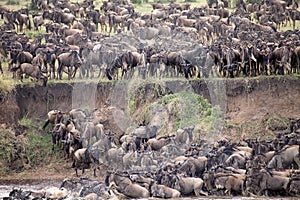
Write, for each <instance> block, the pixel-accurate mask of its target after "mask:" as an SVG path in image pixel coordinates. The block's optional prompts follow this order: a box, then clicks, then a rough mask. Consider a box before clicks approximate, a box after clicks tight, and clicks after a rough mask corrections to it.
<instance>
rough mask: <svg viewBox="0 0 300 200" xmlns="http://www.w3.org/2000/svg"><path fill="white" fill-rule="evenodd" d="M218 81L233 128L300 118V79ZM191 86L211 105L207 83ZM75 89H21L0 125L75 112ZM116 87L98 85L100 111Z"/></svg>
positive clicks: (10, 96) (7, 100)
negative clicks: (259, 119)
mask: <svg viewBox="0 0 300 200" xmlns="http://www.w3.org/2000/svg"><path fill="white" fill-rule="evenodd" d="M215 81H222V84H225V85H226V101H227V108H226V110H227V119H228V120H229V121H231V122H232V123H234V124H240V123H243V122H244V121H247V120H251V119H255V118H257V117H259V116H261V115H272V116H273V115H277V116H280V117H291V118H300V100H299V98H300V77H294V76H292V77H291V76H285V77H282V76H281V77H279V76H278V77H266V78H262V77H259V78H251V79H242V78H241V79H227V80H224V79H222V80H215ZM183 82H184V81H183ZM76 84H78V83H76ZM82 84H83V85H85V86H86V87H89V84H95V83H82ZM189 84H190V85H191V86H192V88H193V90H194V92H195V93H197V94H201V95H203V96H204V97H205V98H207V99H208V100H209V101H211V95H210V92H211V91H210V90H209V89H208V86H207V81H206V80H192V81H189ZM180 85H182V84H181V81H168V82H166V87H167V88H178V87H180ZM73 87H74V84H69V83H57V84H52V85H49V86H48V87H46V88H44V87H40V86H35V87H32V86H28V85H18V86H16V88H15V90H13V91H11V92H9V93H7V94H6V95H5V97H3V98H2V99H1V103H0V111H1V114H0V123H13V122H16V121H17V120H18V119H20V118H22V117H30V118H33V119H37V120H44V119H45V117H46V114H47V112H48V111H49V110H51V109H59V110H63V111H69V110H70V109H72V90H73ZM114 87H115V83H113V82H100V83H98V84H97V92H96V95H95V98H96V100H95V102H96V104H95V106H96V107H97V108H99V107H101V106H102V105H104V104H105V102H107V100H109V99H110V98H111V97H112V91H113V90H114ZM148 91H149V90H147V92H148ZM150 91H151V90H150ZM149 101H151V99H150V100H149ZM6 111H8V112H6Z"/></svg>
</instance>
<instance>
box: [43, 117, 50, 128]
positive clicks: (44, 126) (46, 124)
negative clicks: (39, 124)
mask: <svg viewBox="0 0 300 200" xmlns="http://www.w3.org/2000/svg"><path fill="white" fill-rule="evenodd" d="M49 123H50V121H49V119H47V121H46V122H45V124H44V125H43V130H45V128H46V127H47V126H48V124H49Z"/></svg>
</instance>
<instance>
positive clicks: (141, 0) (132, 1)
mask: <svg viewBox="0 0 300 200" xmlns="http://www.w3.org/2000/svg"><path fill="white" fill-rule="evenodd" d="M131 3H133V4H142V3H143V0H131Z"/></svg>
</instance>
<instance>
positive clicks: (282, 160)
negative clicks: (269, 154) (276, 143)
mask: <svg viewBox="0 0 300 200" xmlns="http://www.w3.org/2000/svg"><path fill="white" fill-rule="evenodd" d="M299 155H300V154H299V145H292V146H290V145H287V146H285V147H284V148H283V149H282V150H280V151H279V152H277V153H275V155H274V156H273V158H272V159H271V160H270V162H269V163H268V167H269V168H274V169H279V170H280V169H287V168H289V167H291V166H293V165H294V164H296V166H297V168H298V169H300V157H299Z"/></svg>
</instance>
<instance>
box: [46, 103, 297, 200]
mask: <svg viewBox="0 0 300 200" xmlns="http://www.w3.org/2000/svg"><path fill="white" fill-rule="evenodd" d="M99 112H100V111H99V110H96V109H95V110H92V111H89V112H87V111H83V110H81V109H73V110H71V111H70V112H68V113H63V112H61V111H58V110H52V111H50V112H49V113H48V120H47V121H46V123H45V124H44V127H43V128H46V127H47V126H48V124H52V125H51V126H52V129H49V130H50V132H51V134H52V138H53V145H54V146H53V148H57V147H56V146H55V144H57V146H59V147H62V149H63V150H64V152H65V153H66V155H67V157H69V159H71V160H72V163H73V164H72V167H73V168H75V171H76V175H77V176H78V175H79V174H78V172H77V170H78V169H81V170H82V174H84V169H89V168H92V169H93V170H94V176H97V175H99V173H98V172H97V169H99V170H100V172H101V173H102V174H101V175H103V173H104V174H105V171H104V168H105V170H106V169H107V168H108V170H107V171H106V178H105V181H104V182H102V183H103V185H104V183H105V185H106V188H107V190H108V189H111V190H113V189H114V190H115V191H117V192H119V193H121V194H123V195H125V196H127V197H130V198H147V197H150V196H151V197H160V198H175V197H182V196H195V195H196V196H200V195H205V196H207V195H215V196H230V195H243V196H261V195H266V196H299V192H300V188H299V187H300V154H299V149H300V145H299V141H300V120H294V119H291V120H290V128H289V130H287V131H286V133H282V134H279V135H277V136H276V137H274V138H273V139H272V140H259V139H242V140H240V141H231V140H227V139H221V140H218V141H216V142H208V141H203V142H198V143H194V142H193V141H194V136H193V132H194V128H195V126H190V127H185V128H182V129H178V130H177V131H176V132H175V133H170V134H168V135H165V136H159V135H158V134H157V133H158V131H159V129H161V128H162V127H159V126H155V125H151V124H148V125H141V126H138V127H136V128H135V129H133V130H132V131H130V132H129V133H128V134H124V135H122V136H117V137H116V135H115V134H114V133H113V132H112V131H111V130H110V129H108V128H107V127H105V126H104V125H103V124H101V117H100V118H99ZM105 166H106V167H105ZM68 184H71V182H69V183H68ZM74 184H75V183H74ZM102 191H103V190H102Z"/></svg>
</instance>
